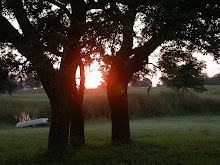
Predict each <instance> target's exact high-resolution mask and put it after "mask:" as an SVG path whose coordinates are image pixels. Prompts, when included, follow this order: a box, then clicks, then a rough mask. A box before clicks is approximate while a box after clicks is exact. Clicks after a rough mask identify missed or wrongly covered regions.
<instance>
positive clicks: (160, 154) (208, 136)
mask: <svg viewBox="0 0 220 165" xmlns="http://www.w3.org/2000/svg"><path fill="white" fill-rule="evenodd" d="M130 124H131V134H132V142H131V144H129V145H122V144H111V142H110V138H111V123H110V121H109V120H96V121H94V120H93V121H87V122H86V125H85V134H86V144H85V145H84V146H82V147H81V148H79V149H75V150H71V152H70V153H69V155H67V156H65V157H64V158H63V159H58V158H54V157H50V156H48V155H47V154H46V148H47V139H48V132H49V127H28V128H15V127H14V126H10V125H0V135H1V136H0V164H1V165H6V164H7V165H10V164H74V165H77V164H79V165H81V164H98V165H99V164H100V165H101V164H134V165H137V164H187V165H188V164H198V165H201V164H204V165H207V164H211V165H214V164H216V165H218V164H220V116H213V115H211V116H187V117H186V116H184V117H182V116H179V117H158V118H148V119H135V120H131V123H130Z"/></svg>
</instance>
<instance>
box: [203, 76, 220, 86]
mask: <svg viewBox="0 0 220 165" xmlns="http://www.w3.org/2000/svg"><path fill="white" fill-rule="evenodd" d="M206 85H220V73H218V74H216V75H214V76H213V77H210V78H206Z"/></svg>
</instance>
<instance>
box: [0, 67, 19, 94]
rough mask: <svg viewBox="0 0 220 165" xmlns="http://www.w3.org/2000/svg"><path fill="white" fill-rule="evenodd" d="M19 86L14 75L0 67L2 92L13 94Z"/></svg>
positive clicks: (0, 88) (0, 89)
mask: <svg viewBox="0 0 220 165" xmlns="http://www.w3.org/2000/svg"><path fill="white" fill-rule="evenodd" d="M17 88H18V85H17V83H16V82H15V79H14V76H13V75H10V76H8V71H7V70H4V69H2V68H0V93H8V94H10V95H11V94H12V93H13V92H15V91H16V90H17Z"/></svg>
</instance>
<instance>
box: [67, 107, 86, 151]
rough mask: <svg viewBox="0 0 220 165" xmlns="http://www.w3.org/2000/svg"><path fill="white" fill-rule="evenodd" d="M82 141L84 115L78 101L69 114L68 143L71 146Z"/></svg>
mask: <svg viewBox="0 0 220 165" xmlns="http://www.w3.org/2000/svg"><path fill="white" fill-rule="evenodd" d="M84 143H85V136H84V117H83V114H82V104H81V103H78V105H77V106H76V107H75V108H74V111H73V113H72V114H71V127H70V145H71V147H78V146H81V145H82V144H84Z"/></svg>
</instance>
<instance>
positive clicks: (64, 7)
mask: <svg viewBox="0 0 220 165" xmlns="http://www.w3.org/2000/svg"><path fill="white" fill-rule="evenodd" d="M47 1H48V2H49V3H52V4H54V5H56V6H58V7H59V8H60V9H61V10H63V11H64V12H65V13H66V14H67V16H68V17H69V18H71V14H70V11H69V10H68V9H67V8H66V6H65V4H62V3H61V2H58V1H56V0H47Z"/></svg>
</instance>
